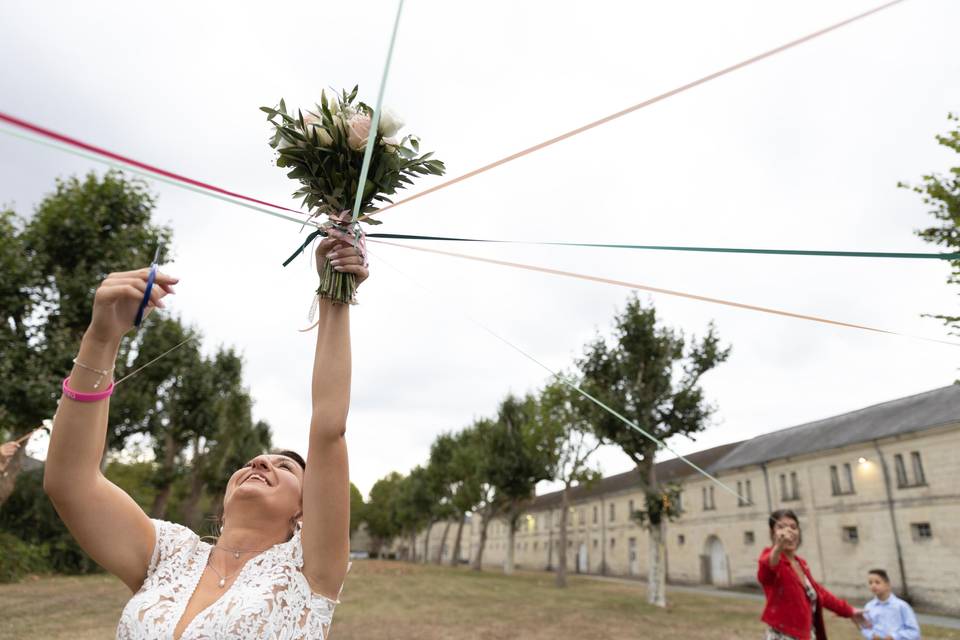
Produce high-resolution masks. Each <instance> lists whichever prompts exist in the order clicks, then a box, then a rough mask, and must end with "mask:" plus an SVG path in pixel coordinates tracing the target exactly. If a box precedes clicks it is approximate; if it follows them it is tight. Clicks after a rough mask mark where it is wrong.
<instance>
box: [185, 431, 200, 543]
mask: <svg viewBox="0 0 960 640" xmlns="http://www.w3.org/2000/svg"><path fill="white" fill-rule="evenodd" d="M203 462H204V458H203V455H202V454H201V453H200V438H199V437H197V438H195V439H194V441H193V468H192V469H191V470H190V495H189V496H187V500H186V502H185V503H184V505H183V519H184V521H185V522H186V525H187V526H188V527H190V528H191V529H193V530H194V531H197V528H198V527H199V526H200V509H199V506H200V498H202V497H203Z"/></svg>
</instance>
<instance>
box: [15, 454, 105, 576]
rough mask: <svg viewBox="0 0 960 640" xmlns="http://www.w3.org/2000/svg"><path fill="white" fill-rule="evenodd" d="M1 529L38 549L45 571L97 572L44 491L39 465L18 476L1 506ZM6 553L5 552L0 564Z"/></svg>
mask: <svg viewBox="0 0 960 640" xmlns="http://www.w3.org/2000/svg"><path fill="white" fill-rule="evenodd" d="M0 532H6V533H8V534H11V535H12V536H13V537H14V538H16V539H19V541H20V542H21V543H26V544H27V545H28V546H30V547H33V548H34V549H35V550H40V552H41V553H42V554H43V555H44V556H45V558H46V564H47V570H50V571H55V572H57V573H72V574H76V573H94V572H97V571H100V567H99V566H98V565H97V563H95V562H94V561H93V560H91V559H90V556H88V555H87V554H86V553H84V552H83V550H82V549H81V548H80V545H78V544H77V542H76V540H74V539H73V536H72V535H70V532H69V531H67V527H66V526H65V525H64V524H63V522H62V521H61V520H60V516H58V515H57V512H56V510H55V509H54V508H53V505H52V504H51V503H50V499H49V498H47V494H45V493H44V492H43V469H42V468H41V469H33V470H31V471H26V472H24V473H21V474H20V476H19V477H18V478H17V485H16V488H15V489H14V492H13V495H11V496H10V498H9V499H8V500H7V501H6V502H5V503H4V504H3V508H2V509H0ZM0 548H3V549H5V547H0ZM7 555H8V554H7V553H6V552H5V551H4V553H3V556H4V557H3V558H0V565H2V564H3V563H4V562H5V560H6V556H7Z"/></svg>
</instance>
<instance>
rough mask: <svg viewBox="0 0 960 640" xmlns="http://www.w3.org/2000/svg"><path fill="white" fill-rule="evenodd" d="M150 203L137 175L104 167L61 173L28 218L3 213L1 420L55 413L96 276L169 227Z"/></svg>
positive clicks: (14, 426) (128, 263)
mask: <svg viewBox="0 0 960 640" xmlns="http://www.w3.org/2000/svg"><path fill="white" fill-rule="evenodd" d="M154 203H155V199H154V197H153V195H151V194H150V193H149V192H148V191H147V188H146V184H145V183H144V182H143V181H141V180H137V179H128V178H127V177H125V176H124V175H123V174H122V173H119V172H115V171H110V172H108V173H106V174H104V175H103V177H102V178H98V177H97V176H96V175H95V174H94V173H90V174H88V175H87V176H86V177H85V178H84V179H82V180H80V179H78V178H68V179H64V180H58V181H57V184H56V189H55V191H54V192H53V193H52V194H50V195H48V196H46V197H45V198H44V199H43V201H42V202H41V203H40V204H39V206H38V207H37V209H36V211H35V213H34V214H33V216H32V217H30V218H29V220H27V219H25V218H21V217H18V216H17V215H16V214H15V213H13V212H12V211H4V212H2V213H0V273H2V278H0V379H2V380H3V381H4V384H3V385H2V386H0V430H3V431H6V432H7V433H8V434H9V433H17V434H19V433H23V432H26V431H28V430H29V429H31V428H33V427H36V426H38V425H39V424H40V422H41V421H42V420H44V419H46V418H50V417H51V416H52V415H53V413H54V411H55V409H56V403H57V399H58V398H59V396H60V381H61V379H62V378H63V376H64V375H65V373H66V372H68V371H69V370H70V368H71V366H72V364H71V360H72V359H73V357H74V355H75V350H76V348H77V345H78V344H79V343H80V338H81V336H82V334H83V331H84V330H85V329H86V327H87V323H88V322H89V319H90V308H91V303H92V300H93V293H94V291H95V290H96V287H97V285H98V284H99V283H100V281H101V280H102V279H103V278H104V277H106V275H107V274H108V273H110V272H112V271H118V270H124V269H129V268H132V267H134V266H138V265H146V264H148V263H149V261H150V259H151V258H152V256H153V253H154V250H155V249H156V247H157V246H158V245H159V246H163V247H167V246H168V245H169V241H170V236H171V232H170V229H169V228H167V227H163V226H158V225H154V224H152V223H151V219H150V218H151V213H152V210H153V207H154ZM129 347H130V341H125V342H124V344H123V345H122V346H121V353H120V358H119V360H120V361H121V362H122V361H124V359H125V358H126V356H127V354H128V353H129Z"/></svg>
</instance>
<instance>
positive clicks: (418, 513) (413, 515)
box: [396, 465, 434, 562]
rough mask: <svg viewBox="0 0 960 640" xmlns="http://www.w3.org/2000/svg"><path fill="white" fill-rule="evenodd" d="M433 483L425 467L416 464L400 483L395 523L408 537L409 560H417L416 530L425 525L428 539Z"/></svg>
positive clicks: (427, 540)
mask: <svg viewBox="0 0 960 640" xmlns="http://www.w3.org/2000/svg"><path fill="white" fill-rule="evenodd" d="M433 487H434V485H433V483H432V481H431V478H430V477H429V473H428V471H427V469H426V468H425V467H422V466H420V465H417V466H416V467H414V468H413V471H411V472H410V475H408V476H407V477H406V478H404V479H403V482H402V483H401V485H400V492H399V495H398V496H397V503H396V504H397V510H396V518H397V523H398V524H399V525H400V530H401V531H402V532H403V535H405V536H408V537H409V538H410V556H409V558H408V559H409V560H410V561H411V562H416V561H417V545H416V543H417V532H418V531H420V530H421V529H423V528H424V526H426V527H427V536H426V542H429V539H430V529H429V525H430V524H432V517H433V515H432V514H433V500H434V493H433Z"/></svg>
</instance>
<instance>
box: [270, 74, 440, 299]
mask: <svg viewBox="0 0 960 640" xmlns="http://www.w3.org/2000/svg"><path fill="white" fill-rule="evenodd" d="M260 110H261V111H264V112H266V114H267V120H268V121H269V122H270V124H271V125H272V126H273V128H274V132H273V136H272V137H271V139H270V146H271V147H273V148H274V149H275V150H276V151H277V153H278V157H277V166H278V167H283V168H287V169H290V171H289V172H288V173H287V177H289V178H293V179H294V180H298V181H299V182H300V188H299V189H297V190H296V191H295V192H294V196H295V197H297V198H302V199H303V204H304V205H305V206H306V207H307V208H308V209H309V211H310V217H311V218H316V217H318V216H322V215H325V216H327V217H328V220H327V221H326V222H324V223H323V224H321V225H320V226H319V227H318V229H317V230H316V231H314V232H313V233H312V234H310V236H309V237H308V238H307V240H306V241H305V242H304V243H303V245H302V246H301V247H300V249H298V250H297V252H296V253H294V254H293V256H291V257H290V259H289V260H287V262H285V263H284V265H286V264H288V263H289V262H290V260H293V258H295V257H296V256H297V255H298V254H299V253H300V252H301V251H302V250H303V249H304V248H305V247H306V246H307V245H308V244H309V243H310V241H311V240H313V239H314V238H315V237H317V236H318V235H328V234H333V235H336V236H338V237H344V238H350V239H351V242H352V243H353V244H354V246H355V247H357V249H358V250H359V251H363V244H362V232H361V231H360V229H359V224H358V223H359V222H366V223H368V224H379V223H380V222H379V221H378V220H375V219H373V218H367V217H365V216H363V215H362V214H369V213H372V212H374V211H376V210H377V203H383V202H386V203H390V202H392V201H391V200H390V198H389V196H392V195H393V194H395V193H396V192H397V190H398V189H404V188H406V186H407V185H410V184H413V179H414V178H416V177H417V176H420V175H443V173H444V171H445V167H444V165H443V162H441V161H440V160H436V159H433V158H432V156H433V154H432V153H424V154H421V153H420V140H419V138H417V137H416V136H413V135H405V136H403V137H399V132H400V129H401V128H402V127H403V124H404V123H403V122H402V121H401V120H400V119H399V118H397V116H396V115H395V114H394V113H392V112H390V111H389V110H387V109H384V110H383V112H382V113H381V114H380V118H379V124H378V127H377V131H375V132H373V135H374V136H375V138H374V141H375V144H374V147H373V153H372V155H371V157H370V165H369V170H368V173H367V177H366V180H365V181H364V184H363V195H362V198H361V201H360V212H359V214H361V215H359V217H358V220H353V219H352V215H351V212H352V207H353V204H354V199H355V198H356V194H357V192H358V190H359V189H360V173H361V169H362V165H363V156H364V151H365V149H366V146H367V139H368V137H369V136H370V135H371V131H370V127H371V123H372V120H373V109H372V108H371V107H370V106H368V105H367V104H364V103H363V102H360V101H358V100H357V87H354V88H353V90H352V91H350V92H349V93H348V92H347V91H342V92H341V93H340V95H339V96H337V95H333V96H331V97H330V98H329V99H328V98H327V95H326V92H321V93H320V103H319V104H317V105H316V110H315V111H303V110H297V112H296V114H293V113H287V107H286V105H285V103H284V101H283V100H280V105H279V107H276V108H274V107H260ZM355 290H356V283H355V281H354V277H353V275H351V274H342V273H339V272H337V271H334V269H333V267H332V266H331V264H330V262H329V261H325V262H324V265H323V270H322V272H321V276H320V287H319V289H317V295H318V296H320V297H321V298H329V299H332V300H333V301H334V302H339V303H352V302H354V292H355Z"/></svg>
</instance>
